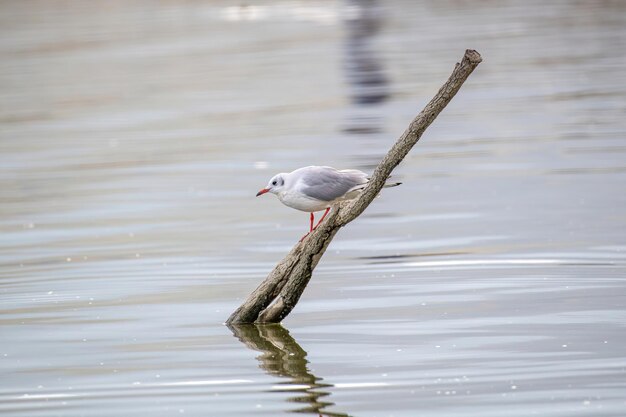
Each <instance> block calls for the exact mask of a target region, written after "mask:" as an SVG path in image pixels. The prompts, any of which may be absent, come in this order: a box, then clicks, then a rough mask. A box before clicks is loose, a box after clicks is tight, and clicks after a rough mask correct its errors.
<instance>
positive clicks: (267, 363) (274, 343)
mask: <svg viewBox="0 0 626 417" xmlns="http://www.w3.org/2000/svg"><path fill="white" fill-rule="evenodd" d="M229 328H230V330H231V331H232V332H233V334H234V335H235V337H237V339H239V340H240V341H241V342H242V343H243V344H245V345H246V346H247V347H248V348H250V349H252V350H256V351H258V352H261V354H260V355H259V356H257V359H258V361H259V366H260V367H261V369H263V370H264V371H265V372H267V373H268V374H269V375H274V376H277V377H281V378H288V379H289V380H288V381H283V382H280V383H279V385H280V386H281V388H280V389H278V390H277V391H278V392H292V393H294V396H293V397H290V398H289V399H288V401H289V402H293V403H298V404H304V405H305V406H304V407H300V408H296V409H293V410H291V411H292V412H294V413H303V414H314V415H318V416H329V417H348V414H345V413H337V412H331V411H324V409H325V408H327V407H330V406H333V405H335V404H334V403H332V402H329V401H323V399H324V398H325V397H328V396H329V395H330V392H329V390H328V388H330V387H332V385H330V384H324V383H322V382H321V381H322V378H319V377H317V376H315V375H314V374H312V373H311V371H309V368H308V366H307V364H308V363H309V362H308V361H307V360H306V355H307V352H306V351H305V350H304V349H302V348H301V347H300V345H298V342H296V341H295V339H294V338H293V337H291V335H290V334H289V331H288V330H287V329H285V328H284V327H283V326H281V325H280V324H265V325H255V324H237V325H234V324H233V325H230V326H229ZM282 387H284V388H282ZM273 392H276V390H274V391H273Z"/></svg>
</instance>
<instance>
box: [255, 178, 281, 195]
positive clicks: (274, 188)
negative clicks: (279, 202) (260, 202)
mask: <svg viewBox="0 0 626 417" xmlns="http://www.w3.org/2000/svg"><path fill="white" fill-rule="evenodd" d="M286 175H287V174H285V173H280V174H276V175H274V176H273V177H272V179H271V180H270V181H269V182H268V183H267V186H266V187H265V188H263V189H261V191H259V192H258V193H256V196H257V197H258V196H260V195H263V194H265V193H272V194H278V193H279V192H280V191H281V190H282V189H283V188H284V187H285V176H286Z"/></svg>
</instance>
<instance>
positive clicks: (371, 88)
mask: <svg viewBox="0 0 626 417" xmlns="http://www.w3.org/2000/svg"><path fill="white" fill-rule="evenodd" d="M345 4H346V8H345V9H344V10H345V13H344V22H345V26H346V44H345V45H346V46H345V55H344V66H345V70H346V76H347V81H348V86H349V88H350V101H351V102H352V105H353V106H352V111H351V113H352V115H351V117H350V121H349V125H348V126H346V127H345V128H344V131H345V132H346V133H350V134H356V135H371V134H377V133H380V132H381V124H382V121H381V119H380V110H375V109H374V107H375V106H377V105H380V104H382V103H384V102H385V101H387V99H388V98H389V96H390V92H389V82H388V80H387V76H386V75H385V72H384V68H383V64H382V61H381V59H380V57H379V56H378V54H377V53H376V48H375V47H374V39H375V37H376V35H377V33H378V31H379V29H380V27H381V26H382V23H383V19H384V9H383V6H381V5H380V4H379V3H378V0H347V1H346V2H345Z"/></svg>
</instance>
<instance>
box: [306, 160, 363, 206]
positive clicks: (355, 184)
mask: <svg viewBox="0 0 626 417" xmlns="http://www.w3.org/2000/svg"><path fill="white" fill-rule="evenodd" d="M300 182H301V185H300V187H299V188H300V191H301V192H302V193H303V194H305V195H306V196H308V197H311V198H315V199H317V200H321V201H333V200H336V199H338V198H340V197H342V196H343V195H345V194H346V193H348V192H349V191H352V190H353V189H355V188H359V186H360V185H365V184H367V175H366V174H365V173H363V172H361V171H357V170H345V171H338V170H336V169H335V168H331V167H310V168H309V169H308V170H307V171H306V173H304V175H302V177H301V181H300Z"/></svg>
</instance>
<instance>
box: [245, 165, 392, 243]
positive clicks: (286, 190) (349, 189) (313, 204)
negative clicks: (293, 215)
mask: <svg viewBox="0 0 626 417" xmlns="http://www.w3.org/2000/svg"><path fill="white" fill-rule="evenodd" d="M368 182H369V176H368V175H367V174H366V173H365V172H362V171H359V170H357V169H342V170H338V169H335V168H332V167H327V166H308V167H304V168H299V169H296V170H295V171H292V172H288V173H287V172H281V173H280V174H276V175H274V176H273V177H272V178H271V179H270V180H269V182H268V183H267V186H266V187H265V188H262V189H261V190H260V191H259V192H258V193H257V194H256V196H257V197H258V196H260V195H263V194H265V193H272V194H276V196H277V197H278V199H279V200H280V202H281V203H283V204H284V205H286V206H287V207H291V208H294V209H296V210H300V211H305V212H308V213H311V216H310V217H311V220H310V222H311V224H310V226H309V233H311V232H312V231H313V230H315V229H316V228H317V226H319V225H320V223H322V220H324V218H325V217H326V215H327V214H328V212H329V211H330V208H331V206H333V205H335V204H337V203H339V202H341V201H346V200H352V199H353V198H355V197H356V196H358V195H359V194H360V193H361V191H363V189H364V188H365V186H366V185H367V183H368ZM400 184H401V183H399V182H396V183H388V184H385V187H395V186H397V185H400ZM322 210H325V211H324V214H323V215H322V218H321V219H320V220H319V221H318V222H317V224H316V225H315V227H313V222H314V221H315V215H314V214H313V213H314V212H317V211H322ZM309 233H307V234H306V235H304V236H303V237H302V239H304V238H305V237H307V236H308V234H309ZM302 239H301V241H302Z"/></svg>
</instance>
